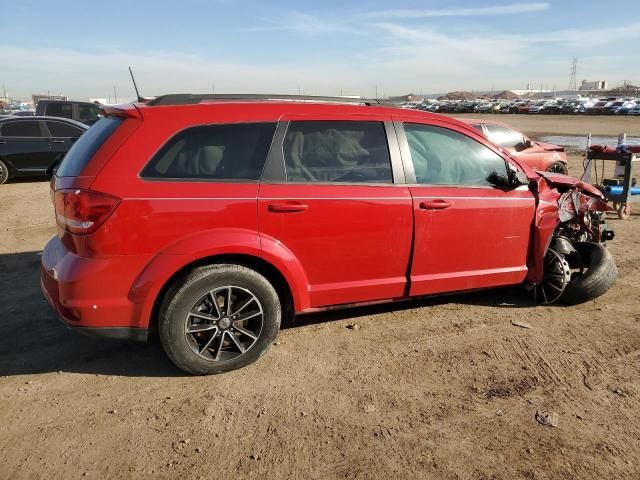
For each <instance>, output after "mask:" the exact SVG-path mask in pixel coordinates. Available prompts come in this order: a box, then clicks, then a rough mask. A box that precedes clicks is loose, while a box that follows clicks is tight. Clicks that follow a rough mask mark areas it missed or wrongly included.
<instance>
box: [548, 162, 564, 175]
mask: <svg viewBox="0 0 640 480" xmlns="http://www.w3.org/2000/svg"><path fill="white" fill-rule="evenodd" d="M549 171H550V172H553V173H562V174H566V173H567V170H566V168H565V167H564V165H563V164H561V163H554V164H552V165H551V166H550V167H549Z"/></svg>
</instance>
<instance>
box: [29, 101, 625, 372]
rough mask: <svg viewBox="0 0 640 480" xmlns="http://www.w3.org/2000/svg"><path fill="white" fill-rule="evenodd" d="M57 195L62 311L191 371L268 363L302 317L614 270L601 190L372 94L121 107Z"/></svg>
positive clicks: (83, 144)
mask: <svg viewBox="0 0 640 480" xmlns="http://www.w3.org/2000/svg"><path fill="white" fill-rule="evenodd" d="M51 190H52V199H53V203H54V210H55V216H56V223H57V225H58V232H57V235H56V236H54V237H53V238H52V239H51V240H50V241H49V242H48V244H47V246H46V247H45V249H44V251H43V254H42V273H41V283H42V290H43V293H44V295H45V297H46V298H47V300H48V301H49V303H50V304H51V306H52V307H53V309H54V311H55V312H56V313H57V315H58V316H59V317H60V318H61V319H62V321H63V322H64V323H65V324H66V325H68V326H69V327H72V328H74V329H77V330H79V331H81V332H84V333H86V334H91V335H97V336H103V337H111V338H127V339H137V340H146V339H147V337H148V335H149V333H150V332H157V333H158V335H159V337H160V340H161V343H162V346H163V348H164V350H165V352H166V353H167V355H168V356H169V358H171V360H172V361H173V362H174V363H175V364H176V365H177V366H178V367H179V368H181V369H182V370H184V371H185V372H188V373H192V374H211V373H221V372H226V371H229V370H233V369H236V368H240V367H243V366H246V365H248V364H250V363H252V362H254V361H256V360H257V359H259V358H260V357H261V356H262V355H263V354H264V353H265V352H266V350H267V349H268V348H269V347H270V346H271V344H273V342H274V341H275V339H276V336H277V334H278V330H279V327H280V323H281V321H283V320H287V319H292V318H293V316H294V315H295V314H298V313H305V312H312V311H318V310H322V309H333V308H336V307H337V306H350V305H354V304H362V303H371V302H380V301H393V300H400V299H406V298H409V297H417V296H421V295H431V294H441V293H447V292H455V291H465V290H475V289H480V288H492V287H497V286H504V285H518V284H525V285H526V286H528V287H529V289H530V291H532V292H535V293H534V298H535V297H536V296H537V300H538V301H539V302H544V303H552V302H554V301H556V300H559V301H562V302H564V303H568V304H575V303H580V302H584V301H586V300H588V299H591V298H595V297H597V296H599V295H601V294H603V293H604V292H606V291H607V290H608V289H609V287H611V286H612V285H613V283H614V282H615V280H616V278H617V270H616V266H615V262H614V261H613V258H612V257H611V254H610V253H609V252H608V251H607V249H606V248H605V246H604V244H603V242H604V241H605V240H609V239H611V238H613V232H611V231H610V230H608V228H607V225H606V223H605V214H604V212H605V211H606V210H608V207H607V205H606V202H605V201H604V199H603V196H602V193H601V192H600V191H599V190H596V189H595V188H594V187H592V186H591V185H588V184H585V183H583V182H581V181H580V180H577V179H573V178H571V177H567V176H565V175H558V174H556V173H548V172H539V173H536V172H534V171H533V170H531V169H530V168H529V167H528V166H527V165H525V164H521V162H519V161H518V160H516V159H514V158H512V157H511V156H510V155H508V153H507V152H506V151H505V150H504V149H500V148H499V147H497V146H496V145H495V144H492V143H491V142H489V141H488V140H487V139H486V137H484V136H483V135H481V134H480V132H478V130H476V129H474V128H471V127H470V126H469V125H467V124H465V123H462V122H459V121H457V120H455V119H452V118H449V117H443V116H440V115H434V114H426V113H424V112H420V111H409V110H400V109H397V108H385V107H382V106H379V105H378V102H377V101H375V100H373V101H365V100H360V99H357V100H351V99H333V100H327V99H323V98H318V97H315V98H308V97H292V98H288V97H285V98H282V97H278V96H263V97H260V96H251V97H247V98H242V97H241V98H235V99H234V98H230V96H207V95H167V96H163V97H158V98H156V99H154V100H151V101H149V102H148V103H146V104H144V105H135V106H134V105H129V106H121V107H105V108H104V117H103V118H101V119H100V120H99V121H98V122H97V123H96V124H95V125H93V126H92V127H91V128H90V129H89V130H88V131H87V133H85V134H84V135H83V136H82V137H81V138H80V139H79V140H78V141H77V142H76V143H75V145H74V146H73V147H72V149H71V150H70V151H69V153H68V154H67V155H66V157H65V158H64V160H63V161H62V163H61V165H60V166H59V168H58V169H57V171H56V172H55V175H54V176H53V178H52V181H51ZM389 328H391V329H392V328H393V326H392V325H389ZM319 341H322V339H320V338H319Z"/></svg>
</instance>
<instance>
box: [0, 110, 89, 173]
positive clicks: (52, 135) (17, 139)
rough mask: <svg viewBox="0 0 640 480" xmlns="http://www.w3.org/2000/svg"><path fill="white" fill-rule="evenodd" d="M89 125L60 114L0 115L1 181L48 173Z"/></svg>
mask: <svg viewBox="0 0 640 480" xmlns="http://www.w3.org/2000/svg"><path fill="white" fill-rule="evenodd" d="M88 129H89V127H88V126H87V125H85V124H83V123H80V122H76V121H74V120H68V119H66V118H57V117H13V116H9V117H4V118H0V184H2V183H5V182H6V181H7V180H9V179H10V178H15V177H35V176H44V175H46V172H47V168H49V166H50V165H51V164H52V163H53V162H54V160H55V159H56V157H57V156H58V155H60V154H64V153H67V151H68V150H69V149H70V148H71V146H72V145H73V142H75V141H76V140H77V139H78V137H79V136H80V135H82V134H83V133H84V132H85V131H86V130H88Z"/></svg>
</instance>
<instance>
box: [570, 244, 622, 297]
mask: <svg viewBox="0 0 640 480" xmlns="http://www.w3.org/2000/svg"><path fill="white" fill-rule="evenodd" d="M574 247H575V249H576V250H577V251H578V253H579V254H580V257H581V258H582V262H583V263H584V266H585V269H584V271H583V272H582V273H574V274H573V275H572V278H571V282H570V283H569V285H567V287H566V288H565V291H564V293H563V294H562V297H560V301H561V302H562V303H564V304H566V305H577V304H578V303H583V302H586V301H587V300H592V299H594V298H597V297H599V296H600V295H602V294H604V293H605V292H606V291H607V290H609V289H610V288H611V287H612V286H613V284H614V283H616V280H617V279H618V269H617V268H616V263H615V262H614V260H613V257H612V256H611V253H609V250H607V249H606V248H605V247H604V246H603V245H601V244H599V243H591V242H581V243H576V244H575V245H574Z"/></svg>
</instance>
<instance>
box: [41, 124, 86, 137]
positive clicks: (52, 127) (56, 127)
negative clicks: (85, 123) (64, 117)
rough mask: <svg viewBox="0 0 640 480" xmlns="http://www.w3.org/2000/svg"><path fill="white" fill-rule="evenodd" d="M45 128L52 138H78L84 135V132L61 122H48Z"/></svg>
mask: <svg viewBox="0 0 640 480" xmlns="http://www.w3.org/2000/svg"><path fill="white" fill-rule="evenodd" d="M47 128H48V129H49V133H51V136H52V137H79V136H80V135H82V134H83V133H84V130H81V129H79V128H78V127H76V126H74V125H69V124H68V123H63V122H49V121H48V122H47Z"/></svg>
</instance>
